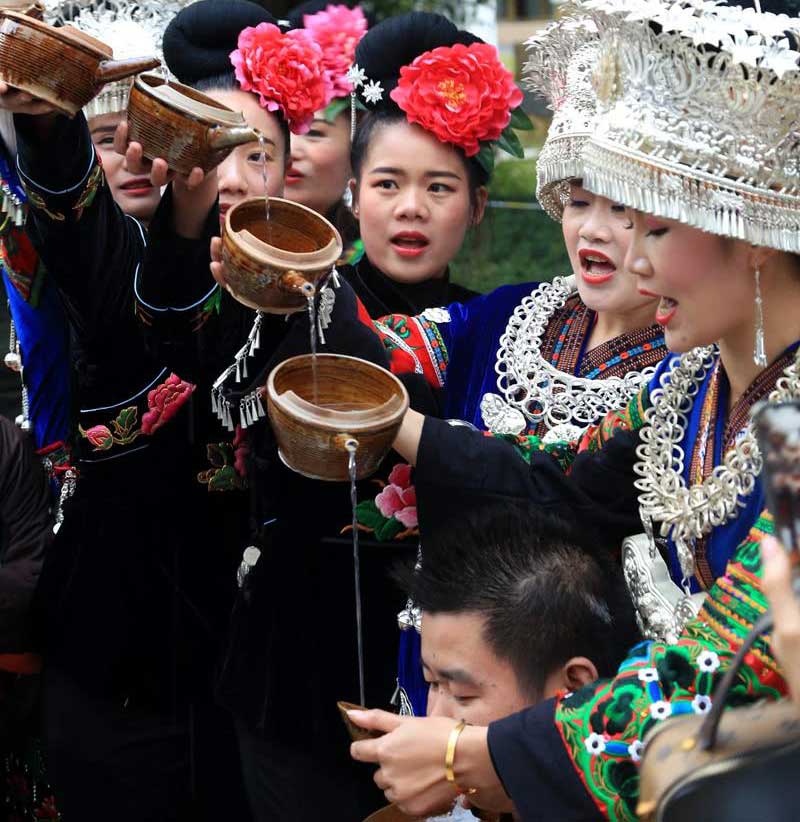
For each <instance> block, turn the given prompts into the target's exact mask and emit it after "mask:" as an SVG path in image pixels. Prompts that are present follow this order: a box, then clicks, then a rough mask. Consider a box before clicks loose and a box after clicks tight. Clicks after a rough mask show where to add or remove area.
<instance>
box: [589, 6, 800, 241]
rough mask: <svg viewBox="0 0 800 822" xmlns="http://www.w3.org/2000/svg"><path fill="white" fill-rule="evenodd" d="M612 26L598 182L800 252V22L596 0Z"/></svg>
mask: <svg viewBox="0 0 800 822" xmlns="http://www.w3.org/2000/svg"><path fill="white" fill-rule="evenodd" d="M582 8H583V9H586V10H587V13H591V14H592V16H593V17H594V19H595V21H596V23H597V26H598V28H599V29H600V31H601V44H600V54H599V58H598V63H597V69H596V71H595V75H594V85H595V90H596V92H597V100H598V114H599V115H600V116H599V119H598V127H597V130H596V131H595V134H594V136H593V137H592V139H591V140H590V141H589V142H588V144H587V147H586V152H585V155H584V180H585V182H586V185H587V187H588V188H589V189H590V190H592V191H595V192H597V193H598V194H602V195H604V196H606V197H609V198H611V199H614V200H618V201H620V202H624V203H625V204H626V205H629V206H632V207H634V208H637V209H640V210H642V211H646V212H648V213H651V214H656V215H658V216H661V217H666V218H671V219H676V220H680V221H681V222H683V223H686V224H688V225H692V226H695V227H697V228H700V229H703V230H705V231H710V232H712V233H714V234H720V235H723V236H727V237H735V238H739V239H742V240H746V241H747V242H750V243H753V244H755V245H763V246H768V247H771V248H776V249H782V250H785V251H792V252H797V251H800V72H799V71H798V59H799V58H800V53H798V51H797V46H798V42H800V41H799V39H798V38H800V20H798V19H797V18H790V17H788V16H786V15H775V14H769V13H761V12H756V11H754V10H753V9H751V8H747V9H742V8H740V7H734V6H719V5H716V4H714V3H712V2H706V0H678V2H673V3H664V2H657V0H622V2H620V0H587V2H585V3H584V4H583V5H582Z"/></svg>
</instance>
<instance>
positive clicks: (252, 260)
mask: <svg viewBox="0 0 800 822" xmlns="http://www.w3.org/2000/svg"><path fill="white" fill-rule="evenodd" d="M341 254H342V238H341V236H340V235H339V232H338V231H337V230H336V229H335V228H334V227H333V225H331V223H329V222H328V221H327V220H326V219H325V218H324V217H322V216H321V215H319V214H317V212H316V211H312V209H310V208H307V207H306V206H304V205H300V204H299V203H293V202H291V201H290V200H283V199H281V198H279V197H270V198H269V223H267V220H266V216H265V213H264V198H263V197H257V198H255V199H250V200H244V201H243V202H241V203H237V204H236V205H235V206H233V208H231V209H230V210H229V211H228V213H227V214H226V215H225V225H224V226H223V229H222V257H223V261H224V263H225V280H226V282H227V284H228V288H229V290H230V292H231V294H232V295H233V296H234V297H235V298H236V299H237V300H238V301H239V302H240V303H244V305H247V306H249V307H250V308H257V309H260V310H261V311H269V312H271V313H273V314H288V313H292V312H294V311H298V310H300V309H304V308H305V307H306V306H307V305H308V297H310V296H313V294H314V291H315V289H316V288H317V286H318V285H319V284H320V283H321V282H322V281H323V280H324V279H325V278H326V277H327V276H328V274H329V273H330V272H331V270H332V269H333V266H334V265H335V264H336V261H337V260H338V259H339V257H340V256H341Z"/></svg>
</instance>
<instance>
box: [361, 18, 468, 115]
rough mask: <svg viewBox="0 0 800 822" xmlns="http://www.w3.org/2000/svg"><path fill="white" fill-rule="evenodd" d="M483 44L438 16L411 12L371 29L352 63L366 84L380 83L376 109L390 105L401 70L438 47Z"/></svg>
mask: <svg viewBox="0 0 800 822" xmlns="http://www.w3.org/2000/svg"><path fill="white" fill-rule="evenodd" d="M482 42H483V41H482V40H481V38H480V37H477V36H475V35H474V34H471V33H470V32H468V31H463V30H462V29H459V28H458V27H457V26H456V25H454V24H453V23H451V22H450V20H448V19H447V18H446V17H443V16H442V15H441V14H433V13H431V12H426V11H412V12H408V13H407V14H398V15H397V16H396V17H389V18H387V19H386V20H383V21H382V22H380V23H378V25H377V26H375V27H374V28H371V29H370V30H369V31H368V32H367V33H366V34H365V35H364V38H363V39H362V40H361V42H360V43H359V44H358V47H357V48H356V57H355V61H356V64H357V65H358V67H359V68H360V69H362V70H363V72H364V74H365V75H366V78H367V81H370V80H373V81H375V82H379V83H380V84H381V86H382V87H383V100H381V102H380V103H378V104H377V105H378V106H386V105H393V103H392V101H391V100H390V99H389V93H390V92H391V91H392V89H394V88H395V86H397V83H398V81H399V80H400V69H401V68H403V66H407V65H409V64H410V63H413V62H414V60H415V59H416V58H417V57H419V56H420V54H424V53H425V52H426V51H431V50H432V49H435V48H438V47H439V46H454V45H455V44H456V43H463V44H464V45H465V46H469V45H471V44H472V43H482ZM362 102H363V98H362Z"/></svg>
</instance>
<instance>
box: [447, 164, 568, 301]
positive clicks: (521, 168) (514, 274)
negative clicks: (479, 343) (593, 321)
mask: <svg viewBox="0 0 800 822" xmlns="http://www.w3.org/2000/svg"><path fill="white" fill-rule="evenodd" d="M535 192H536V162H535V160H530V159H528V160H506V161H504V162H501V163H498V164H497V166H496V167H495V171H494V176H493V179H492V183H491V186H490V190H489V199H490V201H495V202H497V201H500V202H508V203H519V204H524V203H535V202H536V198H535ZM569 271H570V268H569V259H568V257H567V253H566V251H565V249H564V241H563V238H562V235H561V225H560V223H556V222H553V220H551V219H550V218H549V217H548V216H547V214H545V212H544V211H541V210H539V211H533V210H529V209H525V208H519V207H518V208H513V207H505V208H503V207H490V208H487V209H486V216H485V217H484V219H483V222H482V223H481V225H480V226H478V228H477V229H475V230H474V232H473V234H472V236H471V237H470V236H468V237H467V241H466V242H465V243H464V246H463V248H462V249H461V253H460V254H459V255H458V257H457V258H456V260H455V261H454V262H453V264H452V266H451V274H452V278H453V279H454V280H455V281H456V282H459V283H461V284H462V285H465V286H467V287H468V288H473V289H475V290H476V291H482V292H486V291H491V290H492V289H494V288H497V287H498V286H500V285H504V284H506V283H523V282H530V281H533V280H537V281H541V280H551V279H552V278H553V277H555V276H557V275H558V274H564V273H568V272H569Z"/></svg>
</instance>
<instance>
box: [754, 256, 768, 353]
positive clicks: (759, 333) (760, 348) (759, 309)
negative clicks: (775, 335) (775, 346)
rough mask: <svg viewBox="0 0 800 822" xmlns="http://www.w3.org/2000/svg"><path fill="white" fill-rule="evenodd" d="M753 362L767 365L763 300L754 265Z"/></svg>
mask: <svg viewBox="0 0 800 822" xmlns="http://www.w3.org/2000/svg"><path fill="white" fill-rule="evenodd" d="M753 362H754V363H755V364H756V365H757V366H758V367H759V368H766V367H767V346H766V344H765V342H764V301H763V300H762V299H761V271H760V269H759V268H758V266H756V340H755V346H754V347H753Z"/></svg>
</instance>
